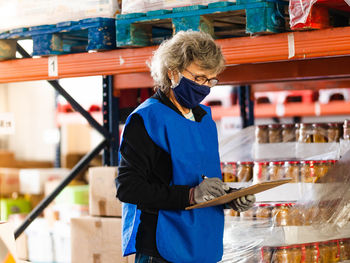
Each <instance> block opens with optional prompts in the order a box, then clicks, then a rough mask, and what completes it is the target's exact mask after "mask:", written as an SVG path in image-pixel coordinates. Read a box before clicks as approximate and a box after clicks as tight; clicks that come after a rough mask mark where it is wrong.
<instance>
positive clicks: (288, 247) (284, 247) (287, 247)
mask: <svg viewBox="0 0 350 263" xmlns="http://www.w3.org/2000/svg"><path fill="white" fill-rule="evenodd" d="M290 248H291V246H283V247H276V249H290Z"/></svg>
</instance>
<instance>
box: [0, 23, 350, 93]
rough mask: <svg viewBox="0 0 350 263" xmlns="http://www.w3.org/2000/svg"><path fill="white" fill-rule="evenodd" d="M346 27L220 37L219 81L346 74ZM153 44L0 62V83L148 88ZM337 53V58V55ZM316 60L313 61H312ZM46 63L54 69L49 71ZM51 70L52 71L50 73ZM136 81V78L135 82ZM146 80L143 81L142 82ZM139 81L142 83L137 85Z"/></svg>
mask: <svg viewBox="0 0 350 263" xmlns="http://www.w3.org/2000/svg"><path fill="white" fill-rule="evenodd" d="M349 39H350V27H342V28H332V29H324V30H318V31H308V32H292V33H281V34H274V35H266V36H259V37H239V38H230V39H220V40H217V43H218V44H219V45H221V47H222V50H223V53H224V56H225V59H226V64H227V66H228V67H227V69H226V71H225V72H224V73H223V74H222V82H223V83H231V84H239V83H248V84H250V83H267V82H275V81H279V80H280V81H291V80H296V79H297V80H300V79H303V80H305V79H324V78H328V79H329V78H346V77H349V76H350V71H349V68H350V67H349V64H350V56H348V50H349V49H350V41H349ZM155 49H156V46H151V47H144V48H131V49H117V50H112V51H106V52H94V53H79V54H69V55H60V56H57V59H56V57H40V58H25V59H16V60H9V61H2V62H0V83H8V82H19V81H29V80H49V79H59V78H68V77H82V76H93V75H119V74H120V75H124V74H125V77H124V78H121V79H117V80H115V82H116V84H119V86H118V85H117V88H130V86H129V85H128V82H129V81H128V80H130V77H133V78H136V80H133V81H132V83H131V85H136V84H140V85H141V87H144V86H146V85H147V86H148V87H150V86H152V81H151V78H146V77H145V75H144V73H148V71H149V69H148V67H147V64H146V61H147V60H148V59H149V58H150V57H151V55H152V52H153V51H154V50H155ZM339 56H340V57H339ZM315 58H317V59H315ZM49 62H50V63H51V64H52V63H55V65H56V68H57V71H56V72H54V74H52V72H50V71H49ZM49 73H51V74H49ZM139 79H140V80H139ZM145 79H146V80H147V82H145ZM141 83H142V84H141Z"/></svg>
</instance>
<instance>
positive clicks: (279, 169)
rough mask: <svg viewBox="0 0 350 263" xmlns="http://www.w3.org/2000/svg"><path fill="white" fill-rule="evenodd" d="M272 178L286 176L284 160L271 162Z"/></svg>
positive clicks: (276, 178) (272, 179)
mask: <svg viewBox="0 0 350 263" xmlns="http://www.w3.org/2000/svg"><path fill="white" fill-rule="evenodd" d="M269 171H270V180H271V181H274V180H280V179H283V178H284V162H270V167H269Z"/></svg>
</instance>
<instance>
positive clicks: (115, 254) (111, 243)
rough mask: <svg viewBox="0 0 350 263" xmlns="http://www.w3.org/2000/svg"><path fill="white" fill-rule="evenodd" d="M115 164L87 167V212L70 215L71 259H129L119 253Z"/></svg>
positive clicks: (106, 262) (111, 262) (129, 262)
mask: <svg viewBox="0 0 350 263" xmlns="http://www.w3.org/2000/svg"><path fill="white" fill-rule="evenodd" d="M116 176H117V168H116V167H94V168H90V170H89V184H90V193H89V198H90V200H89V210H90V212H89V213H90V216H87V217H80V218H72V219H71V242H72V246H71V251H72V263H81V262H86V263H115V262H118V263H133V262H134V258H133V257H124V258H123V256H122V249H121V228H122V221H121V212H122V209H121V203H120V202H119V200H117V198H116V187H115V178H116Z"/></svg>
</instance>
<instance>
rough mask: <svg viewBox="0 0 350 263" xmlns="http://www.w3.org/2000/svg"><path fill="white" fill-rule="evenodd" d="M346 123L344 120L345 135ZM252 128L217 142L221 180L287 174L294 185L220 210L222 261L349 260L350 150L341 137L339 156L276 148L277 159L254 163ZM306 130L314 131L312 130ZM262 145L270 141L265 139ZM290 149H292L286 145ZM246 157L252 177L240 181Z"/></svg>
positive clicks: (256, 134) (254, 134)
mask: <svg viewBox="0 0 350 263" xmlns="http://www.w3.org/2000/svg"><path fill="white" fill-rule="evenodd" d="M314 126H315V127H318V125H314ZM347 127H348V126H347V122H345V123H344V130H345V133H346V129H347ZM260 128H261V127H260ZM257 131H258V127H249V128H247V129H244V130H242V131H241V132H239V133H237V134H235V135H233V136H232V137H230V138H225V139H223V140H222V141H220V155H221V160H222V171H223V177H224V179H225V178H226V179H227V178H228V179H229V180H228V181H229V182H230V183H229V184H230V186H232V187H237V186H238V187H239V186H240V185H238V184H241V185H242V184H243V185H244V184H251V183H255V182H259V181H264V180H274V179H281V178H287V177H292V178H293V183H290V184H286V185H283V186H280V187H277V188H274V189H271V190H268V191H266V192H263V193H261V194H258V195H257V202H256V204H255V205H254V207H253V208H252V209H250V210H248V211H246V212H243V213H240V214H239V213H238V212H235V211H233V210H226V211H225V213H226V216H225V233H224V255H223V258H222V261H221V262H242V263H243V262H281V263H282V262H283V263H288V262H293V263H295V262H347V260H350V187H349V186H350V152H349V151H348V150H349V146H348V144H346V142H348V139H346V136H344V135H343V136H341V137H339V140H338V142H334V143H335V145H336V146H337V149H338V151H340V149H341V148H342V147H341V146H340V145H343V152H342V153H341V154H339V156H340V158H339V159H338V160H335V159H334V158H333V157H334V155H333V152H332V150H331V151H330V154H329V156H327V155H326V154H323V155H322V157H323V159H321V160H320V159H318V157H319V156H317V155H315V156H311V155H309V156H308V159H309V161H307V160H304V159H300V158H299V159H298V158H297V156H296V155H295V154H294V158H291V159H290V158H289V156H290V155H291V154H290V153H288V149H284V152H283V151H279V152H278V154H279V156H280V158H279V159H278V158H277V156H276V158H274V160H271V159H265V160H258V161H257V160H256V159H255V156H254V154H255V153H254V150H255V149H254V145H256V144H258V137H259V136H260V135H261V134H259V132H257ZM316 131H318V130H317V129H316ZM265 134H266V133H265ZM310 134H311V135H312V136H314V135H315V133H314V132H313V133H310ZM325 134H326V133H324V135H325ZM316 135H317V133H316ZM330 135H332V134H330ZM316 137H317V136H316ZM343 138H344V139H345V140H343ZM327 140H328V139H327ZM260 143H262V141H260ZM264 143H265V144H268V143H269V142H268V141H266V140H265V141H264ZM288 143H295V144H298V143H299V142H296V141H294V142H293V141H292V142H291V141H288ZM282 144H283V140H282V142H281V145H282ZM309 144H310V145H314V146H316V145H319V144H322V143H316V142H314V143H312V142H311V143H309ZM323 144H325V145H328V144H327V143H326V142H323ZM344 145H345V146H344ZM316 147H317V146H316ZM267 150H268V149H267ZM316 150H317V149H316ZM289 151H294V152H295V148H289ZM311 152H312V151H311ZM311 152H310V153H311ZM248 161H249V162H253V171H252V172H251V176H252V178H253V179H252V181H251V182H245V183H242V182H243V181H240V180H239V179H238V178H239V177H238V176H237V173H238V171H239V169H238V168H239V166H240V165H241V163H242V162H248ZM225 173H231V175H230V176H229V175H227V174H226V175H225ZM263 175H265V177H263ZM232 178H235V179H234V180H232ZM226 181H227V180H226ZM235 182H239V183H235ZM278 188H281V189H278Z"/></svg>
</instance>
